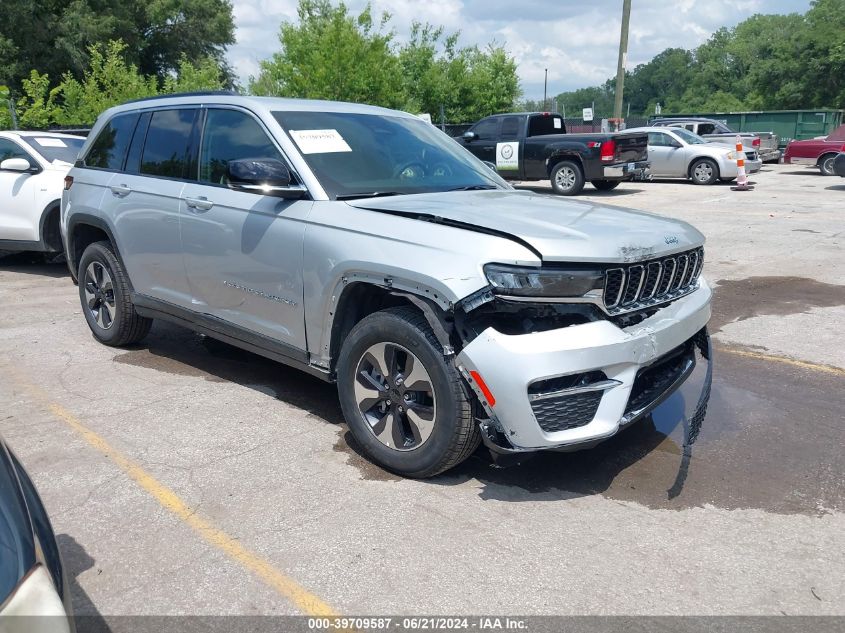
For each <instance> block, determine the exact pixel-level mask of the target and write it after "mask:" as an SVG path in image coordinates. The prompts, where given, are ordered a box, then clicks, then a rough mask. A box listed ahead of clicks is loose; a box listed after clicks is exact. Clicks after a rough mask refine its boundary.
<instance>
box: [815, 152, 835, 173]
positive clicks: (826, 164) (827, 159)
mask: <svg viewBox="0 0 845 633" xmlns="http://www.w3.org/2000/svg"><path fill="white" fill-rule="evenodd" d="M835 160H836V154H828V155H827V156H822V157H821V159H820V160H819V169H820V170H821V172H822V175H824V176H835V175H836V174H835V173H834V172H833V161H835Z"/></svg>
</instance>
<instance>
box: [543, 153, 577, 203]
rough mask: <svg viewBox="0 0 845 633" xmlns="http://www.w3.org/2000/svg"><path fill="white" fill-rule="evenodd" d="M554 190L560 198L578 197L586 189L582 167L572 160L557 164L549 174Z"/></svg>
mask: <svg viewBox="0 0 845 633" xmlns="http://www.w3.org/2000/svg"><path fill="white" fill-rule="evenodd" d="M549 179H550V180H551V181H552V190H553V191H554V192H555V193H556V194H558V195H560V196H576V195H578V194H579V193H581V191H582V190H583V189H584V172H583V170H582V169H581V165H579V164H578V163H576V162H574V161H571V160H563V161H561V162H559V163H557V164H556V165H555V166H554V167H553V168H552V171H551V174H549Z"/></svg>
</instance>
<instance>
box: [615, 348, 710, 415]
mask: <svg viewBox="0 0 845 633" xmlns="http://www.w3.org/2000/svg"><path fill="white" fill-rule="evenodd" d="M693 367H695V352H694V347H693V341H692V339H691V340H690V341H687V342H686V343H684V344H683V345H681V346H680V347H677V348H676V349H674V350H672V351H671V352H669V353H668V354H666V355H665V356H663V357H662V358H660V359H659V360H657V361H655V362H654V363H652V364H651V365H649V366H648V367H644V368H643V369H641V370H640V371H639V372H637V376H636V378H635V379H634V384H633V385H632V386H631V395H630V396H629V398H628V405H627V406H626V407H625V414H624V416H623V418H622V421H623V423H625V422H630V421H631V420H633V419H634V417H639V416H641V415H643V414H645V413H647V412H648V411H650V410H651V409H652V408H654V407H655V406H657V405H658V404H659V403H660V402H662V401H663V399H664V398H665V397H666V396H668V395H669V393H671V392H670V391H669V390H670V389H671V388H672V386H673V385H675V384H676V383H677V382H678V380H679V379H680V378H682V377H684V376H685V375H689V373H690V372H692V369H693Z"/></svg>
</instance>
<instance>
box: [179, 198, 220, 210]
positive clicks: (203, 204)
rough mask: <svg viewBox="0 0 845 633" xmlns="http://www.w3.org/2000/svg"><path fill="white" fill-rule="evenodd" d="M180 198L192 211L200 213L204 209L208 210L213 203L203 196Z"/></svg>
mask: <svg viewBox="0 0 845 633" xmlns="http://www.w3.org/2000/svg"><path fill="white" fill-rule="evenodd" d="M182 199H183V200H184V201H185V204H186V205H187V207H188V208H189V209H191V210H192V211H193V212H194V213H202V212H204V211H208V210H209V209H210V208H211V207H213V206H214V203H213V202H212V201H211V200H209V199H208V198H206V197H205V196H199V197H197V198H182Z"/></svg>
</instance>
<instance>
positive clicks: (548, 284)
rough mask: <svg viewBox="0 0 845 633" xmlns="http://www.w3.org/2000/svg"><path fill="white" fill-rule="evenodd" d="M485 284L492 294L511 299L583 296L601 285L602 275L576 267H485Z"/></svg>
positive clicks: (602, 284) (598, 288) (597, 289)
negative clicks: (512, 297) (488, 284)
mask: <svg viewBox="0 0 845 633" xmlns="http://www.w3.org/2000/svg"><path fill="white" fill-rule="evenodd" d="M484 274H485V275H486V276H487V281H488V282H489V283H490V285H491V286H492V287H493V292H495V293H496V294H499V295H507V296H514V297H546V298H551V297H583V296H584V295H586V294H587V293H590V292H591V291H598V292H597V293H596V294H600V291H601V288H602V287H603V286H604V272H603V271H601V270H597V269H589V268H584V269H579V268H532V267H528V266H506V265H504V264H487V265H486V266H484Z"/></svg>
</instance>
